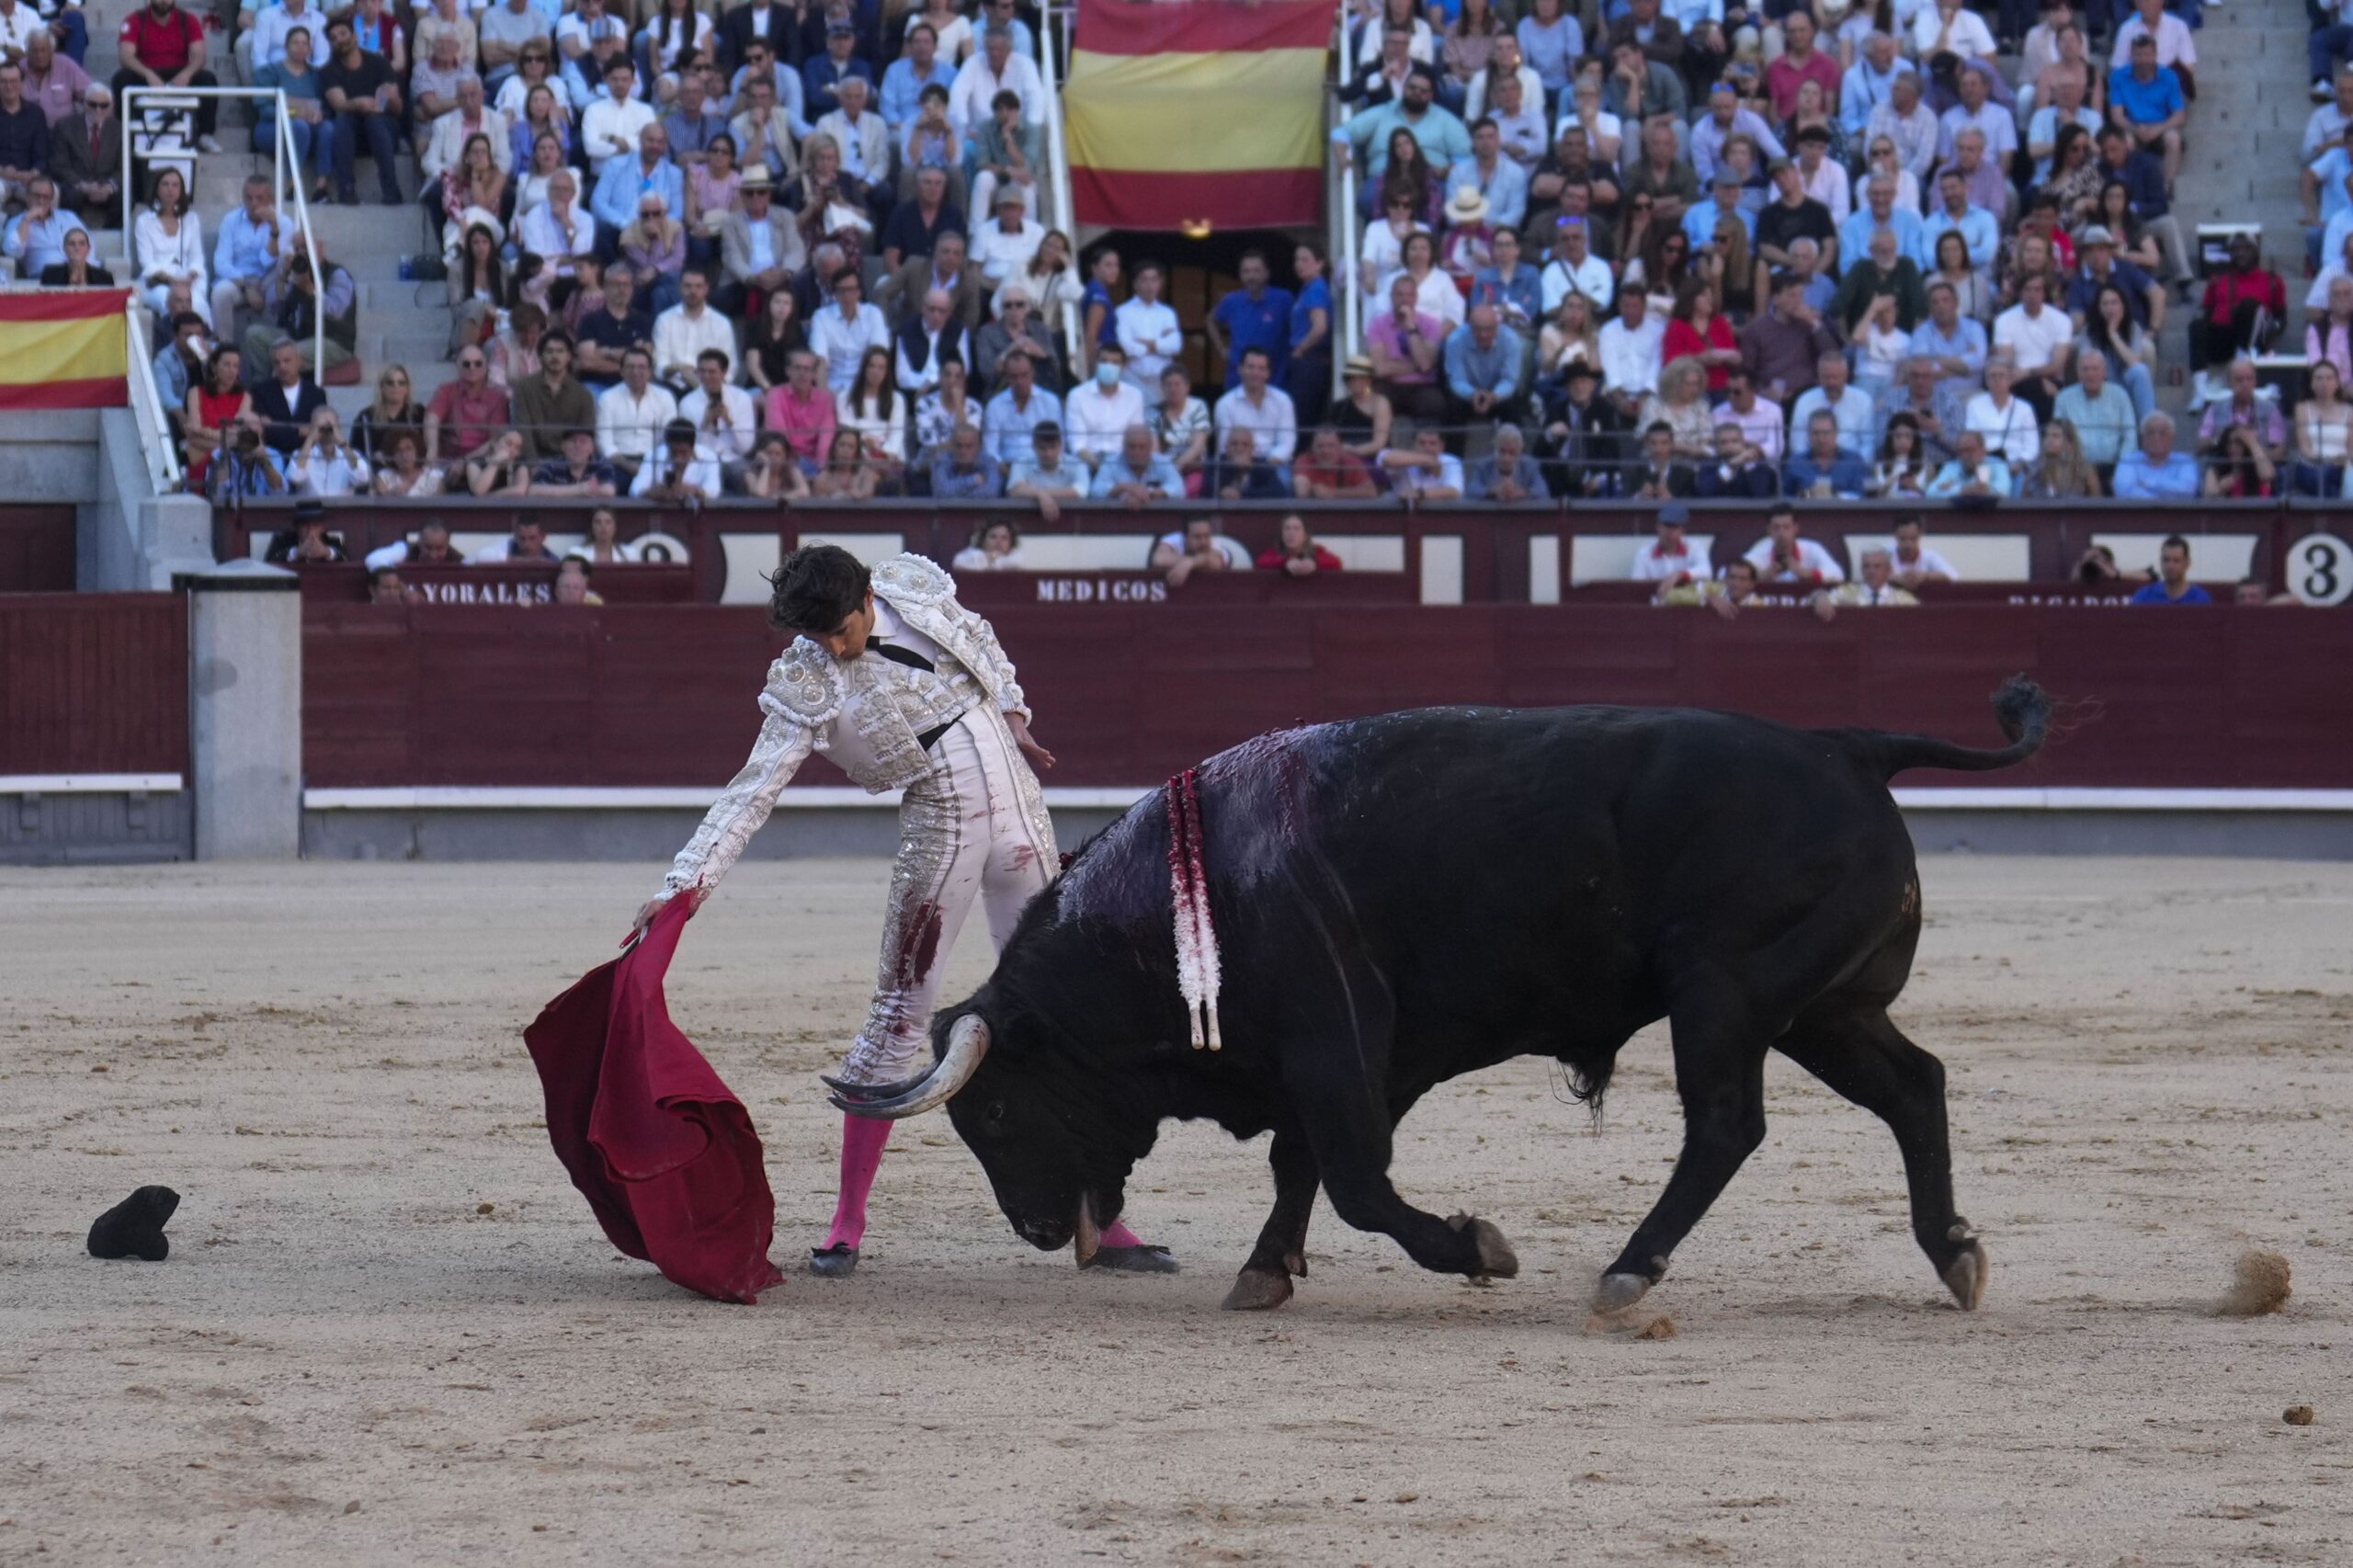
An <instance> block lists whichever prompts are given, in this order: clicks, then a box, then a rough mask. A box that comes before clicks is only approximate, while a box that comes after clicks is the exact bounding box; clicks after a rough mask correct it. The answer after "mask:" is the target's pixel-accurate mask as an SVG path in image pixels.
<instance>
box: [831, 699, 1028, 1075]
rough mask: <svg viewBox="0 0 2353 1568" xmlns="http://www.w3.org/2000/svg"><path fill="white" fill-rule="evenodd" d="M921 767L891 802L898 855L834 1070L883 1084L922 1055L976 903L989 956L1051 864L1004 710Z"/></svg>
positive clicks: (966, 720) (961, 731) (970, 723)
mask: <svg viewBox="0 0 2353 1568" xmlns="http://www.w3.org/2000/svg"><path fill="white" fill-rule="evenodd" d="M931 759H932V767H931V772H930V773H929V774H928V775H927V776H926V777H925V778H919V779H917V780H916V781H915V783H913V784H911V785H909V786H908V787H907V790H906V793H905V795H904V798H903V800H902V801H901V803H900V806H899V855H898V862H897V864H896V865H895V866H894V867H893V868H892V872H891V899H890V905H889V907H888V908H887V909H886V910H885V911H884V913H883V923H882V956H881V962H880V964H879V965H878V966H877V969H876V972H875V977H874V1000H873V1003H872V1005H871V1006H869V1007H868V1009H867V1014H866V1025H865V1027H864V1028H861V1029H859V1030H858V1039H857V1040H856V1041H854V1042H853V1043H852V1044H851V1046H850V1051H849V1059H848V1061H847V1062H846V1063H845V1064H844V1066H843V1076H844V1077H846V1078H847V1079H848V1080H849V1081H850V1082H852V1083H860V1084H888V1083H896V1082H898V1081H899V1080H901V1079H904V1078H908V1077H912V1076H913V1075H914V1074H915V1070H916V1068H915V1063H916V1062H918V1061H924V1062H928V1061H929V1060H930V1056H929V1051H928V1049H927V1048H928V1046H929V1044H930V1028H931V1013H932V1007H933V1006H934V1005H935V1004H936V1003H937V1002H938V999H939V980H940V976H941V974H942V973H943V972H945V971H946V970H947V968H948V955H949V952H951V951H952V950H953V949H955V946H956V936H957V933H958V932H959V931H961V929H963V926H964V916H965V915H969V914H970V913H971V912H972V901H973V899H974V898H975V897H977V898H979V900H980V901H981V903H982V907H983V911H984V912H985V914H986V915H987V916H988V923H989V943H990V946H991V947H992V948H993V949H995V950H996V951H998V952H1002V951H1004V950H1005V944H1006V941H1007V940H1008V939H1009V938H1010V937H1012V935H1013V927H1014V923H1015V922H1016V921H1017V920H1018V919H1019V918H1020V916H1021V911H1022V909H1023V907H1024V906H1026V905H1027V904H1028V903H1029V901H1030V900H1031V899H1032V898H1034V897H1036V896H1037V895H1038V893H1039V892H1040V890H1042V889H1043V888H1044V887H1045V885H1046V884H1047V882H1049V881H1051V880H1052V878H1053V875H1054V871H1055V869H1057V868H1058V866H1059V865H1060V859H1059V858H1058V856H1057V855H1056V853H1055V850H1054V835H1053V826H1052V824H1051V823H1050V822H1049V821H1048V820H1047V818H1046V810H1045V804H1044V800H1043V797H1042V796H1040V793H1039V790H1038V780H1037V776H1036V775H1035V774H1033V773H1031V772H1030V771H1029V759H1028V758H1026V757H1024V756H1022V755H1021V748H1020V747H1019V746H1018V745H1017V744H1014V739H1013V732H1012V731H1011V730H1010V729H1008V728H1006V722H1005V716H1004V715H1003V714H1001V713H999V712H997V711H996V710H995V709H994V708H991V707H989V706H987V705H986V704H983V705H982V706H981V707H978V708H975V709H973V710H972V711H971V712H969V713H966V714H965V715H964V716H963V717H962V718H961V719H959V720H957V721H956V722H955V723H953V724H951V725H949V729H948V733H946V734H944V735H942V736H940V737H939V739H938V742H937V743H935V744H933V746H932V748H931Z"/></svg>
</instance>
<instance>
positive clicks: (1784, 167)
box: [1756, 158, 1838, 267]
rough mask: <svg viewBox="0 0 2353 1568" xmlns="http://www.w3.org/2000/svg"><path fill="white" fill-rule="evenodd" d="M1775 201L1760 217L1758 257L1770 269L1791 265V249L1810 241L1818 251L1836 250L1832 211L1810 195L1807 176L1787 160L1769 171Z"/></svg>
mask: <svg viewBox="0 0 2353 1568" xmlns="http://www.w3.org/2000/svg"><path fill="white" fill-rule="evenodd" d="M1768 174H1769V175H1770V176H1771V178H1772V181H1773V199H1772V200H1771V201H1768V203H1766V205H1765V208H1764V210H1762V211H1760V212H1759V213H1757V215H1756V256H1757V259H1758V260H1759V261H1760V262H1762V263H1764V264H1765V265H1766V266H1767V267H1788V266H1789V265H1790V244H1791V242H1793V241H1796V240H1800V239H1810V240H1812V241H1813V242H1814V244H1815V245H1816V247H1817V248H1820V247H1824V246H1827V247H1834V248H1835V247H1836V244H1837V243H1838V228H1837V222H1836V220H1835V219H1833V218H1832V217H1831V214H1830V209H1829V207H1828V206H1827V205H1826V204H1824V202H1822V201H1820V200H1817V199H1815V198H1814V197H1813V196H1812V195H1810V194H1809V193H1808V192H1807V190H1806V187H1805V176H1804V174H1803V173H1802V171H1801V170H1800V169H1799V168H1798V166H1797V165H1795V164H1793V163H1791V162H1790V160H1788V159H1787V158H1776V159H1775V160H1774V161H1773V162H1772V164H1771V165H1769V167H1768Z"/></svg>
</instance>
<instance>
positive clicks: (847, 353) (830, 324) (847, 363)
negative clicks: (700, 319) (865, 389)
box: [713, 303, 891, 393]
mask: <svg viewBox="0 0 2353 1568" xmlns="http://www.w3.org/2000/svg"><path fill="white" fill-rule="evenodd" d="M713 313H714V314H715V313H716V312H713ZM888 347H891V328H890V326H889V324H887V323H885V322H884V321H883V319H882V312H881V308H880V307H879V306H875V305H869V304H864V303H860V304H859V306H858V319H857V320H856V321H846V320H844V319H843V317H842V308H841V306H839V305H837V304H835V305H825V306H822V307H820V308H819V310H818V312H817V313H816V314H815V315H813V316H811V317H810V318H809V348H810V351H811V352H812V353H813V354H815V355H817V356H818V357H819V358H822V359H824V361H825V385H826V386H828V387H830V388H831V389H833V391H834V392H837V393H838V392H847V391H849V384H850V383H851V382H852V381H856V380H857V379H858V361H859V360H860V359H863V358H866V351H867V350H868V349H870V348H888Z"/></svg>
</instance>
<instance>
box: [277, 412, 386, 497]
mask: <svg viewBox="0 0 2353 1568" xmlns="http://www.w3.org/2000/svg"><path fill="white" fill-rule="evenodd" d="M286 482H287V484H288V486H289V487H290V489H291V490H292V491H293V493H294V494H297V495H313V496H342V495H365V494H368V460H367V459H366V458H364V457H362V456H361V455H360V453H359V449H358V448H357V447H354V446H352V445H351V444H350V443H349V442H347V441H346V440H345V439H344V438H343V433H342V428H341V425H340V422H339V421H338V420H337V419H336V418H335V410H334V409H332V408H329V407H327V406H325V405H324V403H323V404H321V405H320V406H319V407H318V408H317V409H315V410H313V413H312V415H311V423H310V426H309V428H308V429H306V430H305V431H304V432H303V435H302V444H301V446H300V447H298V448H296V449H295V451H294V459H293V460H292V461H291V462H290V463H288V464H287V465H286Z"/></svg>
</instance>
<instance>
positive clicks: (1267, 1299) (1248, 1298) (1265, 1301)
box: [1218, 1268, 1290, 1312]
mask: <svg viewBox="0 0 2353 1568" xmlns="http://www.w3.org/2000/svg"><path fill="white" fill-rule="evenodd" d="M1285 1301H1290V1275H1288V1274H1267V1273H1263V1272H1261V1271H1259V1270H1258V1269H1255V1268H1245V1269H1244V1270H1243V1271H1242V1272H1241V1273H1239V1274H1237V1275H1235V1276H1234V1277H1233V1290H1228V1291H1227V1292H1226V1293H1225V1300H1224V1301H1220V1302H1219V1303H1218V1305H1219V1306H1221V1307H1222V1308H1223V1309H1224V1310H1225V1311H1227V1312H1272V1311H1274V1310H1275V1309H1276V1308H1277V1307H1279V1306H1281V1305H1282V1304H1283V1303H1284V1302H1285Z"/></svg>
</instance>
